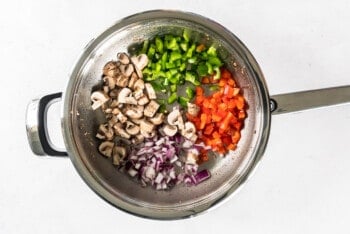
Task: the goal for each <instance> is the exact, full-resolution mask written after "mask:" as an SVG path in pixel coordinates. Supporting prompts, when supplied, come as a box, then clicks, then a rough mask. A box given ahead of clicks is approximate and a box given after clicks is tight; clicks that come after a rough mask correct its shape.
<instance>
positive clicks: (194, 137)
mask: <svg viewBox="0 0 350 234" xmlns="http://www.w3.org/2000/svg"><path fill="white" fill-rule="evenodd" d="M197 139H198V136H197V134H193V136H192V137H191V138H190V139H189V140H190V141H192V142H193V143H194V142H196V141H197Z"/></svg>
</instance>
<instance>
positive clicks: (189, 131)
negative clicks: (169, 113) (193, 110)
mask: <svg viewBox="0 0 350 234" xmlns="http://www.w3.org/2000/svg"><path fill="white" fill-rule="evenodd" d="M195 134H196V127H195V126H194V124H193V123H192V122H189V121H187V122H186V123H185V125H184V128H183V129H182V130H181V135H183V136H184V137H185V138H187V139H191V138H192V136H193V135H195Z"/></svg>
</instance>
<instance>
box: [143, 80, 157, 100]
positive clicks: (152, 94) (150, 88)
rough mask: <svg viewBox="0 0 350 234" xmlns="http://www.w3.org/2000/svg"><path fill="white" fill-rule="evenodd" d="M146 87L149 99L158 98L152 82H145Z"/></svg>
mask: <svg viewBox="0 0 350 234" xmlns="http://www.w3.org/2000/svg"><path fill="white" fill-rule="evenodd" d="M145 88H146V91H147V95H148V98H149V99H157V95H156V92H155V91H154V89H153V86H152V85H151V84H150V83H145Z"/></svg>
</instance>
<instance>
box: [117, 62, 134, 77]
mask: <svg viewBox="0 0 350 234" xmlns="http://www.w3.org/2000/svg"><path fill="white" fill-rule="evenodd" d="M119 69H120V73H122V74H123V75H124V76H126V77H129V76H131V74H132V73H133V72H134V66H133V65H132V64H127V65H124V64H122V65H120V67H119Z"/></svg>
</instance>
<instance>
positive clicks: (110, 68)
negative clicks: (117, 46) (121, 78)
mask: <svg viewBox="0 0 350 234" xmlns="http://www.w3.org/2000/svg"><path fill="white" fill-rule="evenodd" d="M118 73H119V69H118V63H117V62H115V61H110V62H108V63H106V65H105V66H104V67H103V75H105V76H111V77H114V76H116V75H117V74H118Z"/></svg>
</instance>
